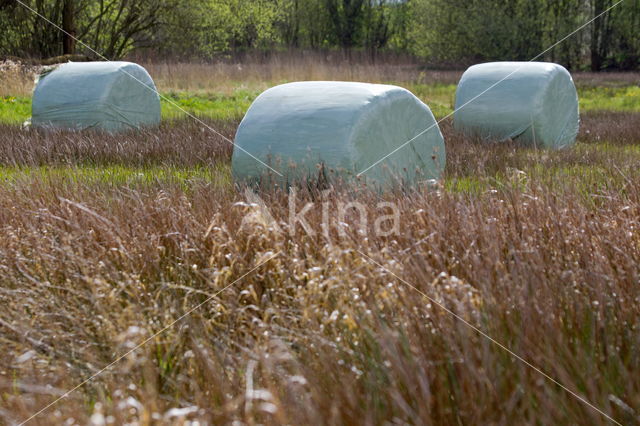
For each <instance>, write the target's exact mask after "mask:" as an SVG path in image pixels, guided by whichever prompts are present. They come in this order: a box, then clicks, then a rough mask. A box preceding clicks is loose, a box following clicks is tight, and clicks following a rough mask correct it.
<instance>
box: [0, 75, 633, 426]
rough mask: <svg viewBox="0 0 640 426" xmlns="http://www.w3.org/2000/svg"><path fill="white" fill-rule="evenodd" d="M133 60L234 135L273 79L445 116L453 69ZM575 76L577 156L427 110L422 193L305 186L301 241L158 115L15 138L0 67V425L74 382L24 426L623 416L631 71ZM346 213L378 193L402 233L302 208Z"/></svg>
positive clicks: (181, 123)
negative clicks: (365, 90) (436, 165)
mask: <svg viewBox="0 0 640 426" xmlns="http://www.w3.org/2000/svg"><path fill="white" fill-rule="evenodd" d="M146 67H147V69H148V70H149V71H150V73H151V75H152V76H153V77H154V78H155V80H156V83H157V85H158V88H159V90H160V92H161V93H162V94H163V95H164V96H166V97H167V98H169V99H172V100H173V101H175V102H177V103H178V104H179V105H181V106H182V107H183V108H186V109H187V110H188V111H190V112H192V113H194V114H197V115H198V116H200V117H201V118H202V119H203V120H205V121H206V123H207V124H208V125H210V126H212V127H213V128H215V129H216V130H218V131H220V132H221V133H222V134H224V135H225V136H226V137H229V138H233V135H234V132H235V128H236V126H237V124H238V123H239V121H240V119H241V118H242V115H243V113H244V112H245V111H246V109H247V108H248V106H249V105H250V103H251V101H252V100H253V99H254V98H255V97H256V96H257V95H258V94H259V93H260V92H261V91H262V90H264V89H266V88H267V87H269V86H271V85H273V84H278V83H282V82H286V81H295V80H300V79H342V80H359V81H371V82H384V83H391V84H397V85H400V86H403V87H406V88H408V89H410V90H412V91H413V92H414V93H416V95H418V96H419V97H420V98H422V99H423V100H425V102H427V103H428V104H429V105H430V106H431V107H432V109H433V111H434V113H435V114H436V116H438V117H440V118H441V117H444V116H445V115H447V114H448V113H449V112H451V109H452V106H453V97H454V93H455V84H456V82H457V80H458V78H459V76H460V73H459V72H429V71H423V70H421V69H420V68H418V67H416V66H412V65H378V66H366V65H360V66H347V65H335V64H334V65H325V64H315V63H313V64H311V63H299V64H294V65H292V64H282V63H267V64H259V65H241V66H240V65H224V64H220V65H195V64H146ZM574 77H575V80H576V83H577V86H578V89H579V95H580V106H581V130H580V135H579V139H578V143H577V145H576V146H575V147H574V148H572V149H568V150H563V151H558V152H550V151H540V150H531V149H523V148H518V147H517V146H515V145H514V144H510V143H502V144H488V145H487V144H483V143H480V142H478V141H474V140H468V139H465V138H463V137H462V136H460V135H458V134H456V133H455V132H454V131H453V129H452V128H451V123H450V121H449V120H445V121H444V122H443V123H442V130H443V133H444V135H445V139H446V144H447V156H448V158H447V169H446V172H445V178H444V180H443V182H441V183H439V185H438V186H437V187H435V188H433V187H431V188H418V189H415V190H411V191H402V190H398V191H395V192H392V193H383V194H380V193H372V192H369V191H366V190H364V189H360V190H356V191H353V190H351V191H346V190H344V189H341V188H336V189H335V190H334V191H333V192H331V193H321V192H318V191H314V190H310V189H304V190H303V189H300V191H299V193H298V199H297V205H296V207H295V208H296V211H299V210H301V209H302V206H303V205H304V203H306V202H313V203H314V205H313V208H311V209H310V211H309V213H308V214H307V215H306V220H307V222H308V223H309V224H310V226H311V227H312V228H313V231H315V232H312V235H311V234H310V233H308V232H305V230H304V229H303V228H302V227H301V226H300V225H299V224H298V225H297V226H296V227H294V228H291V227H290V224H289V222H288V220H289V208H290V206H289V202H290V201H291V199H290V197H289V198H288V197H287V196H286V194H283V193H280V192H264V193H262V194H261V197H262V199H263V200H264V203H265V205H266V207H267V208H268V210H269V212H270V214H271V215H272V216H273V219H274V220H275V225H274V222H271V221H269V220H253V221H248V222H246V221H245V222H244V223H243V219H244V218H246V217H248V214H249V217H253V218H255V217H256V216H258V217H260V211H259V210H258V211H255V206H252V205H251V202H250V200H247V199H246V194H245V193H244V192H243V191H242V190H241V189H239V188H236V187H234V186H233V184H232V181H231V178H230V167H229V162H230V155H231V150H232V147H231V146H230V144H229V143H228V142H226V141H224V140H223V139H222V138H221V137H219V136H216V135H215V134H213V133H211V132H210V131H208V130H207V129H206V127H205V126H203V125H202V124H199V123H197V122H195V121H194V120H192V119H189V118H186V117H184V116H183V115H181V114H182V113H181V112H180V111H179V110H177V109H176V108H174V107H172V106H171V105H170V103H169V102H167V101H163V117H164V118H165V120H164V123H163V124H162V126H161V128H160V129H156V130H149V131H144V132H140V133H129V134H125V135H119V136H110V135H103V134H98V133H83V134H74V133H65V132H59V133H44V132H35V131H24V130H22V129H21V128H20V124H21V123H22V122H23V121H24V120H25V119H26V118H28V116H29V115H30V113H29V109H30V98H29V94H30V91H31V89H32V83H31V82H32V75H31V74H29V73H22V72H14V73H13V74H11V75H10V74H9V73H5V74H0V78H1V80H0V82H1V83H2V84H1V85H0V122H2V124H0V301H1V302H2V305H3V309H2V310H1V311H0V344H1V345H2V352H3V357H1V358H2V359H0V424H4V423H6V424H12V423H16V422H20V421H23V420H26V419H28V418H30V417H31V416H32V415H34V414H36V413H38V412H39V410H41V409H43V408H45V407H47V406H48V404H50V403H52V402H54V401H56V399H57V398H59V397H60V396H63V395H65V392H66V391H67V390H70V389H74V388H75V387H78V386H79V387H78V388H77V389H75V390H74V391H73V392H72V393H70V394H69V395H68V396H66V397H65V398H64V399H62V400H60V401H58V402H56V403H55V404H54V405H52V406H50V407H47V408H46V410H45V411H44V412H42V413H40V414H39V415H38V416H37V417H35V418H33V419H32V420H31V421H32V422H33V423H34V424H51V423H54V424H62V423H66V424H72V423H80V424H86V423H87V422H89V421H92V422H94V423H95V424H101V422H105V423H107V424H109V423H114V424H120V423H124V422H137V423H140V424H147V423H152V422H166V423H171V422H178V423H179V422H181V421H185V420H190V421H194V420H199V421H200V422H201V423H202V422H209V423H216V424H217V423H231V422H233V421H240V422H244V423H266V424H271V423H291V424H307V423H328V424H334V423H385V422H386V423H405V422H409V423H426V424H431V423H433V424H476V423H513V424H520V423H524V424H575V423H580V424H583V423H591V424H605V423H609V421H610V419H614V420H615V421H617V422H620V423H622V424H633V423H638V422H640V376H638V375H637V373H636V372H637V371H638V368H639V367H640V303H639V302H640V286H639V284H640V266H639V265H640V230H639V227H640V219H639V218H640V186H639V183H640V167H639V164H640V127H638V123H640V87H639V86H638V84H639V83H640V81H639V80H638V76H637V75H634V74H589V73H584V74H581V73H576V74H574ZM347 201H359V202H362V203H363V204H364V205H365V206H366V210H367V213H368V216H367V217H369V218H374V217H376V215H377V216H379V215H380V211H379V203H380V202H382V201H387V202H393V203H394V204H395V205H397V206H398V209H399V213H400V221H399V226H400V232H398V233H390V234H389V235H378V234H375V233H374V232H373V227H374V224H373V223H372V222H373V220H371V221H370V222H371V223H368V226H367V227H361V226H360V224H361V222H360V221H359V220H358V215H356V214H351V213H350V214H348V215H346V217H344V218H341V220H340V221H336V222H340V223H343V224H344V225H340V226H341V227H342V228H340V229H338V227H333V228H331V229H330V230H329V231H328V232H324V230H323V229H322V227H321V223H322V221H323V218H322V216H323V208H322V204H323V203H324V204H326V205H327V206H328V207H329V208H328V211H330V212H333V211H335V210H337V209H338V207H339V206H340V204H341V203H345V202H347ZM352 213H353V212H352ZM263 216H264V215H263ZM263 219H264V218H263ZM140 344H142V346H140V347H139V348H138V349H136V350H135V351H133V352H130V351H131V350H132V349H134V348H136V347H137V345H140ZM114 360H118V362H115V363H114V364H112V365H111V363H112V362H113V361H114ZM106 366H109V368H108V369H106V370H104V371H103V368H104V367H106ZM94 375H95V377H93V376H94ZM91 377H93V378H92V379H91V380H89V381H88V382H86V383H85V380H86V379H89V378H91ZM554 381H555V382H554Z"/></svg>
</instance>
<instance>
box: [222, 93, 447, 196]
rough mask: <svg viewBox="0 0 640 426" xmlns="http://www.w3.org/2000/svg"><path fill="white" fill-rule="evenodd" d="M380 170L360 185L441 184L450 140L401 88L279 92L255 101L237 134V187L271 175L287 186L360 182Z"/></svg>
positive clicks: (234, 163)
mask: <svg viewBox="0 0 640 426" xmlns="http://www.w3.org/2000/svg"><path fill="white" fill-rule="evenodd" d="M412 139H413V140H412ZM410 140H412V141H411V142H410V143H408V144H406V145H405V146H402V145H403V144H405V143H406V142H408V141H410ZM398 148H399V149H398ZM396 149H397V151H396V152H393V151H394V150H396ZM392 152H393V154H391V155H389V156H388V157H386V156H387V155H388V154H390V153H392ZM253 157H255V158H257V159H259V160H260V161H262V162H264V163H266V164H267V165H269V166H270V167H272V168H273V169H275V170H276V171H278V172H279V173H281V174H282V175H283V177H279V176H277V175H276V174H275V173H273V172H271V171H270V170H269V168H268V167H266V166H265V165H263V164H261V163H260V162H258V161H256V159H255V158H253ZM385 157H386V158H385ZM382 158H384V160H383V161H381V162H380V163H379V164H375V163H377V162H378V161H379V160H381V159H382ZM374 164H375V166H373V167H371V168H370V169H369V170H367V171H366V172H364V173H363V174H362V176H360V177H359V178H358V179H359V180H360V181H363V182H365V183H367V184H368V183H371V184H374V185H380V186H388V185H396V184H402V185H406V184H409V185H413V184H415V183H417V182H420V181H422V180H429V179H439V178H440V177H441V176H442V172H443V170H444V167H445V146H444V140H443V137H442V133H441V132H440V129H439V127H438V125H437V123H436V121H435V118H434V116H433V114H432V113H431V110H430V109H429V107H428V106H426V105H425V104H424V103H422V102H421V101H420V100H419V99H418V98H416V97H415V96H414V95H413V94H412V93H411V92H409V91H408V90H406V89H403V88H401V87H396V86H388V85H382V84H368V83H348V82H329V81H318V82H298V83H289V84H284V85H281V86H276V87H273V88H271V89H269V90H267V91H265V92H264V93H262V94H261V95H260V96H259V97H258V98H257V99H256V100H255V102H254V103H253V104H252V105H251V107H250V108H249V110H248V112H247V114H246V116H245V117H244V119H243V120H242V123H241V124H240V127H239V128H238V131H237V134H236V138H235V148H234V151H233V159H232V171H233V175H234V178H235V179H236V181H238V182H258V181H261V179H263V178H264V176H265V175H269V176H270V179H275V181H276V182H277V184H278V185H287V184H289V183H292V182H294V181H298V180H305V179H315V178H317V177H318V176H319V175H320V174H322V175H323V176H322V177H323V178H327V179H328V180H332V179H340V180H342V181H353V180H355V179H356V178H357V175H358V174H359V173H360V172H362V171H364V170H365V169H367V168H369V167H370V166H372V165H374Z"/></svg>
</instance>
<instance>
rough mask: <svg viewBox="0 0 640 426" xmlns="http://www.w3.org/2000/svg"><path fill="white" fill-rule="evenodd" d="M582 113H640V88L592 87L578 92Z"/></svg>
mask: <svg viewBox="0 0 640 426" xmlns="http://www.w3.org/2000/svg"><path fill="white" fill-rule="evenodd" d="M578 96H579V99H580V110H581V111H627V112H638V111H640V87H638V86H627V87H591V88H584V89H579V90H578Z"/></svg>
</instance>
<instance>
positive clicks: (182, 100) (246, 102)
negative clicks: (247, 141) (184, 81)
mask: <svg viewBox="0 0 640 426" xmlns="http://www.w3.org/2000/svg"><path fill="white" fill-rule="evenodd" d="M259 94H260V92H255V91H250V90H245V89H238V90H236V91H235V92H233V94H231V95H224V94H220V93H208V94H207V93H198V94H195V93H185V92H172V93H166V94H163V97H164V98H165V99H162V100H161V106H162V118H163V119H174V118H182V117H184V116H185V113H184V111H187V112H188V113H189V114H193V115H197V116H200V117H207V118H212V119H217V120H239V119H241V118H242V117H243V116H244V114H245V113H246V112H247V110H248V109H249V106H250V105H251V103H252V102H253V101H254V99H255V98H256V97H257V96H258V95H259ZM183 110H184V111H183Z"/></svg>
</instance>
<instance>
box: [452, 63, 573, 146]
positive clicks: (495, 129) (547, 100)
mask: <svg viewBox="0 0 640 426" xmlns="http://www.w3.org/2000/svg"><path fill="white" fill-rule="evenodd" d="M579 121H580V119H579V115H578V94H577V92H576V87H575V85H574V84H573V80H572V79H571V75H570V74H569V72H568V71H567V70H566V69H565V68H564V67H562V66H560V65H558V64H552V63H548V62H490V63H486V64H479V65H474V66H472V67H471V68H469V69H468V70H467V71H465V73H464V74H463V75H462V79H461V80H460V83H459V84H458V89H457V91H456V106H455V115H454V127H455V128H456V129H457V130H459V131H461V132H463V133H465V134H467V135H470V136H477V137H480V138H482V139H486V140H497V141H502V140H508V139H513V140H515V141H517V142H518V143H520V144H522V145H524V146H531V147H538V148H552V149H561V148H566V147H569V146H571V145H573V144H574V143H575V141H576V136H577V134H578V127H579Z"/></svg>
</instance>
